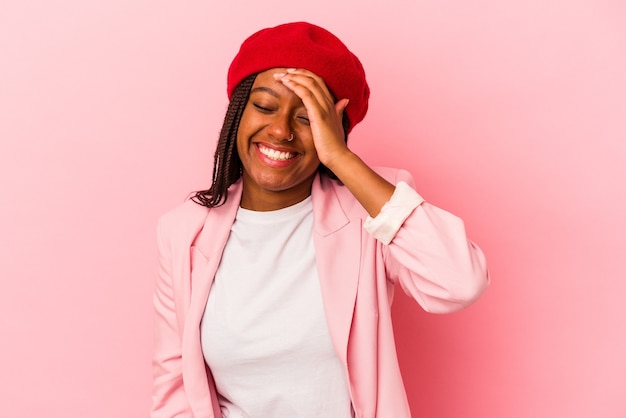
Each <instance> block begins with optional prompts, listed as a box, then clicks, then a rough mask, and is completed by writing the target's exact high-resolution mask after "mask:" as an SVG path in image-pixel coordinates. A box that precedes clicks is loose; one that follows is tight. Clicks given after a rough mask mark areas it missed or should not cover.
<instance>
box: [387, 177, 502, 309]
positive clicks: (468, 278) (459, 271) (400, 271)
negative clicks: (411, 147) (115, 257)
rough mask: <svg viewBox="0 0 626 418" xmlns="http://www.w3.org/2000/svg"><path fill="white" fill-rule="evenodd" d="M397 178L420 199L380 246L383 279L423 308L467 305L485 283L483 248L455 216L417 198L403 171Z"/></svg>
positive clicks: (485, 270) (461, 307)
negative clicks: (396, 286) (389, 281)
mask: <svg viewBox="0 0 626 418" xmlns="http://www.w3.org/2000/svg"><path fill="white" fill-rule="evenodd" d="M400 181H402V182H405V183H407V184H408V185H409V186H411V188H412V189H413V190H412V192H414V193H415V195H416V196H418V198H416V199H414V201H418V202H419V203H418V204H417V206H416V207H415V208H414V209H413V210H412V211H410V213H408V214H407V216H406V217H405V219H404V222H402V223H401V224H400V225H399V227H398V228H397V232H396V233H395V235H392V237H391V238H390V242H389V243H388V244H386V245H383V247H384V248H383V251H384V256H385V265H386V269H387V274H388V278H389V279H390V280H392V281H394V282H399V283H400V286H401V287H402V289H403V290H404V291H405V293H407V294H408V295H409V296H411V297H412V298H414V299H415V300H416V301H417V302H418V303H419V304H420V305H421V306H422V308H423V309H425V310H426V311H428V312H432V313H448V312H454V311H457V310H460V309H463V308H465V307H467V306H469V305H470V304H471V303H473V302H474V301H475V300H476V299H478V297H479V296H480V295H481V294H482V293H483V292H484V291H485V289H486V287H487V285H488V284H489V281H490V279H489V273H488V270H487V264H486V260H485V256H484V254H483V252H482V251H481V249H480V248H479V247H478V246H477V245H476V244H474V243H473V242H471V241H470V240H469V239H468V238H467V234H466V232H465V225H464V223H463V221H462V220H461V219H460V218H458V217H457V216H455V215H453V214H451V213H449V212H446V211H445V210H443V209H440V208H438V207H436V206H434V205H431V204H429V203H428V202H425V201H424V200H423V199H422V198H421V197H419V195H418V194H417V192H415V191H414V187H415V186H414V181H413V178H412V177H411V175H410V174H409V173H408V172H406V171H404V170H400V171H399V172H398V173H397V175H396V179H395V183H396V184H397V183H398V182H400Z"/></svg>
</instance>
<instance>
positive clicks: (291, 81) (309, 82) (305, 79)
mask: <svg viewBox="0 0 626 418" xmlns="http://www.w3.org/2000/svg"><path fill="white" fill-rule="evenodd" d="M274 78H275V79H276V80H278V81H281V82H282V83H283V84H284V85H285V86H286V87H287V88H289V89H290V90H291V91H293V92H294V93H295V94H296V95H297V96H298V97H300V99H301V100H302V102H303V103H304V105H305V107H306V108H307V111H309V112H313V113H314V114H315V113H318V112H321V114H319V115H318V116H320V117H322V118H324V117H325V115H329V114H331V112H332V113H335V114H336V115H337V116H339V117H341V116H342V112H343V109H345V106H346V105H347V99H344V100H345V101H346V103H345V104H342V102H343V100H340V101H338V102H337V103H335V100H334V97H333V95H332V94H331V93H330V90H328V87H327V86H326V83H325V82H324V80H323V79H322V78H321V77H319V76H318V75H317V74H315V73H313V72H311V71H308V70H305V69H296V68H290V69H288V70H287V72H286V73H276V74H274Z"/></svg>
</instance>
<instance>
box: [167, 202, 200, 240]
mask: <svg viewBox="0 0 626 418" xmlns="http://www.w3.org/2000/svg"><path fill="white" fill-rule="evenodd" d="M210 210H211V209H209V208H207V207H205V206H201V205H199V204H197V203H195V202H194V201H192V200H191V199H189V200H186V201H185V202H184V203H182V204H180V205H178V206H176V207H175V208H173V209H172V210H170V211H168V212H166V213H165V214H163V215H162V216H161V217H160V218H159V221H158V230H159V235H160V236H163V237H169V238H170V239H176V238H177V237H187V236H195V235H196V234H197V232H198V231H199V230H200V229H202V225H204V222H205V220H206V217H207V215H208V214H209V211H210Z"/></svg>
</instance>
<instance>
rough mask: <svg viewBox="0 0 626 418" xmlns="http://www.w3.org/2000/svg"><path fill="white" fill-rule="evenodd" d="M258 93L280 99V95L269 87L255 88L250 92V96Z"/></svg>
mask: <svg viewBox="0 0 626 418" xmlns="http://www.w3.org/2000/svg"><path fill="white" fill-rule="evenodd" d="M256 92H264V93H268V94H271V95H272V96H274V97H276V98H280V96H279V95H278V93H277V92H276V91H274V90H272V89H271V88H269V87H255V88H253V89H252V90H250V94H252V93H256Z"/></svg>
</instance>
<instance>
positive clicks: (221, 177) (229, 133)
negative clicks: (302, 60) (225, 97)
mask: <svg viewBox="0 0 626 418" xmlns="http://www.w3.org/2000/svg"><path fill="white" fill-rule="evenodd" d="M255 78H256V74H253V75H250V76H248V77H247V78H246V79H244V80H243V81H242V82H241V83H239V85H238V86H237V87H236V88H235V90H234V91H233V94H232V97H231V99H230V103H229V104H228V110H227V111H226V116H225V118H224V124H223V125H222V130H221V131H220V137H219V141H218V142H217V149H216V150H215V157H214V161H213V178H212V183H211V187H210V188H209V189H208V190H201V191H198V192H196V193H195V195H194V196H193V197H192V198H191V199H192V200H193V201H194V202H196V203H197V204H199V205H202V206H207V207H210V208H212V207H216V206H220V205H223V204H224V203H225V202H226V199H227V197H228V188H229V187H230V185H231V184H233V183H235V182H236V181H237V180H238V179H239V177H241V160H240V159H239V155H238V154H237V131H238V129H239V121H240V120H241V115H242V114H243V111H244V109H245V107H246V105H247V103H248V98H249V97H250V89H251V88H252V84H254V80H255Z"/></svg>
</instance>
